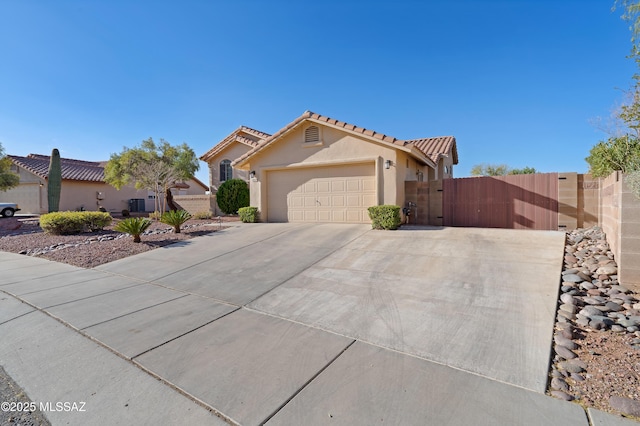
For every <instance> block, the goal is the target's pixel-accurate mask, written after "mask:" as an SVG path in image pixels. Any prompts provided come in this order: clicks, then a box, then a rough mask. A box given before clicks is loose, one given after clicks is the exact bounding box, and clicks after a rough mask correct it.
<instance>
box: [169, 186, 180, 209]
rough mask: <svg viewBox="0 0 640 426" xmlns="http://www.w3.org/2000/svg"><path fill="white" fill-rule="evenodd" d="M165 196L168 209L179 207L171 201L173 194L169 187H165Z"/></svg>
mask: <svg viewBox="0 0 640 426" xmlns="http://www.w3.org/2000/svg"><path fill="white" fill-rule="evenodd" d="M166 198H167V205H168V206H169V210H171V211H175V210H178V209H179V207H178V205H177V204H176V203H174V202H173V194H172V193H171V188H167V192H166Z"/></svg>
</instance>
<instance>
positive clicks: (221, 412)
mask: <svg viewBox="0 0 640 426" xmlns="http://www.w3.org/2000/svg"><path fill="white" fill-rule="evenodd" d="M563 242H564V237H563V234H561V233H553V232H530V231H505V230H480V229H449V228H443V229H436V228H429V229H413V230H402V231H397V232H379V231H378V232H377V231H371V230H369V227H368V226H361V225H329V224H326V225H308V224H305V225H293V224H257V225H253V226H239V227H234V228H230V229H227V230H225V231H223V232H219V233H215V234H212V235H208V236H204V237H199V238H196V239H193V240H189V241H186V242H183V243H179V244H175V245H173V246H170V247H166V248H162V249H157V250H153V251H151V252H147V253H144V254H141V255H138V256H135V257H131V258H127V259H122V260H120V261H116V262H113V263H110V264H107V265H103V266H101V267H99V268H96V269H94V270H84V269H81V268H75V267H72V266H68V265H61V264H57V263H53V262H49V261H46V260H42V259H38V258H28V257H25V256H19V255H13V254H8V253H1V252H0V269H1V270H2V274H1V275H0V291H1V292H2V293H0V335H1V336H2V339H0V363H1V364H2V365H3V366H4V368H5V370H6V371H7V372H8V373H9V374H10V375H11V376H12V377H13V379H14V380H15V381H16V382H17V383H18V384H20V385H21V386H22V387H23V388H24V390H25V391H26V393H27V395H28V396H29V397H30V398H31V399H32V400H33V401H36V402H46V401H53V402H59V401H60V402H65V401H66V402H74V401H75V402H81V401H82V402H86V404H85V411H84V412H64V411H50V412H46V413H45V415H46V416H47V417H48V418H49V419H50V420H51V422H52V424H78V425H80V424H83V425H86V424H104V423H105V422H108V423H109V424H131V423H134V422H136V423H141V424H198V425H200V424H224V423H225V422H227V423H231V424H234V423H237V424H243V425H254V424H262V423H267V424H285V425H298V424H305V425H306V424H312V425H313V424H318V425H320V424H327V423H331V424H345V425H347V424H349V425H353V424H363V425H364V424H367V425H368V424H372V423H374V422H376V423H377V422H381V421H383V422H384V423H392V424H417V425H418V424H419V425H425V424H427V425H431V424H432V425H468V424H477V425H496V424H505V425H548V424H563V425H576V426H577V425H588V424H594V425H595V424H599V425H600V424H602V425H605V424H611V425H623V424H635V423H633V422H628V421H626V420H622V419H619V418H616V417H613V416H610V415H606V414H604V413H599V412H595V411H594V412H590V413H589V417H588V416H587V413H586V412H585V411H584V410H583V409H582V408H581V407H580V406H578V405H577V404H572V403H567V402H563V401H559V400H556V399H553V398H551V397H548V396H545V395H544V391H545V387H546V380H547V372H548V368H549V357H550V352H551V337H552V328H553V320H554V316H555V305H556V298H557V292H558V285H559V274H560V268H561V261H562V254H563ZM158 379H159V380H158Z"/></svg>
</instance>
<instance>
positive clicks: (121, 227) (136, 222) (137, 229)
mask: <svg viewBox="0 0 640 426" xmlns="http://www.w3.org/2000/svg"><path fill="white" fill-rule="evenodd" d="M150 225H151V221H150V220H149V219H146V218H144V217H130V218H128V219H124V220H122V221H120V222H118V224H117V225H116V226H115V227H114V228H113V229H115V230H116V231H118V232H124V233H125V234H129V235H131V236H133V242H134V243H139V242H140V235H141V234H142V233H143V232H144V231H146V230H147V228H148V227H149V226H150Z"/></svg>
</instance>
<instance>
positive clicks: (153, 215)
mask: <svg viewBox="0 0 640 426" xmlns="http://www.w3.org/2000/svg"><path fill="white" fill-rule="evenodd" d="M161 217H162V215H161V214H160V212H159V211H157V210H156V211H155V212H151V213H149V219H151V220H160V218H161Z"/></svg>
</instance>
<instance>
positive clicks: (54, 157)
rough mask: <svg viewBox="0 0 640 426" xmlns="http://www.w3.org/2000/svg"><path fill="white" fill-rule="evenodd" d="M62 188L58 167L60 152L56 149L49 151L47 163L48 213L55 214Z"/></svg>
mask: <svg viewBox="0 0 640 426" xmlns="http://www.w3.org/2000/svg"><path fill="white" fill-rule="evenodd" d="M61 187H62V167H61V166H60V151H58V150H57V149H56V148H54V149H53V151H51V161H50V162H49V175H48V177H47V198H48V200H49V213H51V212H57V211H58V208H59V207H60V188H61Z"/></svg>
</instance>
